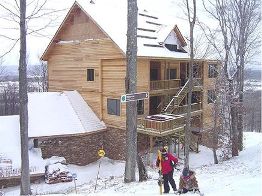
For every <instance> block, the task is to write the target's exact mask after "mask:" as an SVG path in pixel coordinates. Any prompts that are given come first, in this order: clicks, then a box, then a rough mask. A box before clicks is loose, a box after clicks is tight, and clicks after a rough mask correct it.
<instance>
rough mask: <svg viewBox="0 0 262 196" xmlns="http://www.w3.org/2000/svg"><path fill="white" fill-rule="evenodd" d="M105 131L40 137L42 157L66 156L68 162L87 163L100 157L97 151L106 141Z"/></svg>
mask: <svg viewBox="0 0 262 196" xmlns="http://www.w3.org/2000/svg"><path fill="white" fill-rule="evenodd" d="M105 132H106V130H104V131H100V132H96V133H91V134H81V135H77V136H60V137H52V138H51V137H50V138H39V147H40V148H41V150H42V157H43V158H44V159H45V158H50V157H51V156H62V157H65V159H66V161H67V163H71V164H76V165H87V164H89V163H91V162H94V161H96V160H98V159H99V157H98V155H97V151H98V150H99V149H100V148H101V146H102V144H103V141H104V133H105Z"/></svg>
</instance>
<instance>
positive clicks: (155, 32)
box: [43, 0, 189, 59]
mask: <svg viewBox="0 0 262 196" xmlns="http://www.w3.org/2000/svg"><path fill="white" fill-rule="evenodd" d="M75 5H78V6H79V7H80V8H81V9H82V10H83V11H84V12H85V13H86V14H87V16H89V17H91V19H93V21H94V22H95V23H96V24H97V25H98V26H99V27H100V28H101V30H102V31H104V33H105V34H107V35H108V36H109V37H110V38H111V39H112V41H113V42H114V43H115V44H116V45H117V46H118V47H119V48H120V50H121V51H122V52H123V54H125V53H126V45H127V37H126V34H127V1H124V0H110V1H109V0H96V1H95V3H90V1H88V0H76V1H75V3H74V5H73V6H75ZM138 6H139V5H138ZM158 15H159V13H153V14H152V13H150V12H149V11H147V10H140V9H138V29H137V48H138V51H137V56H138V57H156V58H175V59H188V58H189V54H188V53H187V52H180V51H170V50H169V49H167V48H166V47H165V46H164V44H163V43H164V42H165V40H166V38H167V37H168V35H169V34H170V33H171V32H172V31H175V27H176V24H175V21H174V23H172V24H170V21H167V20H166V19H164V18H162V19H161V16H158ZM60 29H61V27H60V28H59V30H60ZM176 29H178V28H177V27H176ZM59 30H58V31H59ZM178 34H179V35H178ZM56 35H57V33H56ZM175 35H176V36H178V37H179V39H180V40H181V42H182V43H181V42H180V44H181V45H180V46H178V48H179V49H181V50H183V51H187V48H186V47H185V46H186V42H185V40H184V38H183V36H181V34H180V32H179V33H175ZM176 44H177V43H174V45H176ZM50 46H51V44H49V46H48V47H50ZM47 50H48V48H47V49H46V51H45V53H46V52H47ZM45 53H44V54H43V56H44V55H45Z"/></svg>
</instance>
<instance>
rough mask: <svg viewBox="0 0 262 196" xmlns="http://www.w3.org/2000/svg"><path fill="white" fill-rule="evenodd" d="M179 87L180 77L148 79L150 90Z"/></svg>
mask: <svg viewBox="0 0 262 196" xmlns="http://www.w3.org/2000/svg"><path fill="white" fill-rule="evenodd" d="M177 88H180V79H173V80H156V81H150V90H151V91H154V90H164V89H177Z"/></svg>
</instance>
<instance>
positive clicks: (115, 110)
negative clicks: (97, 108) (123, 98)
mask: <svg viewBox="0 0 262 196" xmlns="http://www.w3.org/2000/svg"><path fill="white" fill-rule="evenodd" d="M109 102H111V104H112V103H113V104H115V106H113V107H112V106H110V103H109ZM114 102H115V103H114ZM111 109H113V111H112V110H111ZM107 114H108V115H114V116H120V115H121V105H120V99H116V98H107Z"/></svg>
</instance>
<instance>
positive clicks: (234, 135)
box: [229, 80, 238, 156]
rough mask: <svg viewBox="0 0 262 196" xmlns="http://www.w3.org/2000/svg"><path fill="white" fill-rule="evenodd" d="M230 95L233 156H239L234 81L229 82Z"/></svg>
mask: <svg viewBox="0 0 262 196" xmlns="http://www.w3.org/2000/svg"><path fill="white" fill-rule="evenodd" d="M229 94H230V96H231V104H230V114H231V127H232V129H231V130H232V156H238V130H237V107H236V102H235V100H234V97H233V96H234V93H233V80H229Z"/></svg>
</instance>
